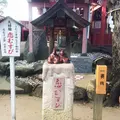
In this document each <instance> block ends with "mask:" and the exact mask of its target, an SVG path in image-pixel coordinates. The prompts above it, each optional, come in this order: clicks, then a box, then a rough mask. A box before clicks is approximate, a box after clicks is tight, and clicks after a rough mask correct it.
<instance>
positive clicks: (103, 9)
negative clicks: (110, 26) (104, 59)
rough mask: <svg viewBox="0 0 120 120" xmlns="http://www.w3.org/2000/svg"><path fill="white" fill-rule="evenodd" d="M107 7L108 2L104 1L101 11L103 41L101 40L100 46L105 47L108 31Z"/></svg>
mask: <svg viewBox="0 0 120 120" xmlns="http://www.w3.org/2000/svg"><path fill="white" fill-rule="evenodd" d="M106 5H107V0H103V4H102V8H101V9H102V10H101V32H100V33H101V40H100V45H101V46H103V45H104V40H105V31H106Z"/></svg>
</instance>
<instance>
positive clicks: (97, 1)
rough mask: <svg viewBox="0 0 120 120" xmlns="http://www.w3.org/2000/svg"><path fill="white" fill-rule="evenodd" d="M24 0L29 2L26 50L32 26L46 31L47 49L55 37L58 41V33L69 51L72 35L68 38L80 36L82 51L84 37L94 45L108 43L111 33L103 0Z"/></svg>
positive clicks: (30, 49) (85, 44) (85, 42)
mask: <svg viewBox="0 0 120 120" xmlns="http://www.w3.org/2000/svg"><path fill="white" fill-rule="evenodd" d="M27 1H28V4H29V51H30V52H32V51H33V47H32V44H33V37H32V34H33V29H34V27H37V28H41V29H44V30H45V31H46V33H47V38H48V41H49V44H50V48H49V51H50V52H51V51H52V49H53V47H54V46H55V44H54V43H55V41H57V43H58V44H59V42H58V39H59V38H60V39H61V37H62V40H63V41H66V43H67V44H66V47H67V49H69V51H70V46H71V43H72V42H73V41H74V40H73V39H72V40H71V38H72V37H73V36H77V37H80V36H82V53H86V52H87V41H88V40H89V41H90V42H91V44H92V45H95V46H104V45H110V44H111V33H106V26H107V25H106V3H107V0H27ZM32 7H37V9H38V11H39V17H38V18H37V19H35V20H33V18H32V16H33V15H32ZM97 11H98V12H97ZM99 11H100V12H99ZM99 13H100V14H99ZM98 16H100V18H99V19H97V20H96V18H97V17H98ZM90 23H91V24H90ZM77 37H76V38H77ZM76 38H74V39H76ZM63 44H64V42H63ZM63 46H64V45H63Z"/></svg>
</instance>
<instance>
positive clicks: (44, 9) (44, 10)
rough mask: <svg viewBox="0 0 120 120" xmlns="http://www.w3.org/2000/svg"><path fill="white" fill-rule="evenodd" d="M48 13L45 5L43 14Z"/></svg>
mask: <svg viewBox="0 0 120 120" xmlns="http://www.w3.org/2000/svg"><path fill="white" fill-rule="evenodd" d="M46 11H47V9H46V7H45V3H44V8H43V14H44V13H45V12H46Z"/></svg>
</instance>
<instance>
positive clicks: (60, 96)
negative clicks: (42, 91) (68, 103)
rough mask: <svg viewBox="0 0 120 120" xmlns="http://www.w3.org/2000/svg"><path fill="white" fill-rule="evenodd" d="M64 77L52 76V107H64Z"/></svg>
mask: <svg viewBox="0 0 120 120" xmlns="http://www.w3.org/2000/svg"><path fill="white" fill-rule="evenodd" d="M64 93H65V79H64V78H54V80H53V93H52V94H53V96H52V97H53V100H52V106H53V109H64Z"/></svg>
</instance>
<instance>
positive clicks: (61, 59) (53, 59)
mask: <svg viewBox="0 0 120 120" xmlns="http://www.w3.org/2000/svg"><path fill="white" fill-rule="evenodd" d="M69 62H70V60H69V58H68V57H67V55H66V54H65V52H64V50H60V52H59V54H57V52H56V48H54V49H53V52H52V53H51V54H50V56H49V57H48V63H49V64H58V63H69Z"/></svg>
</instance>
